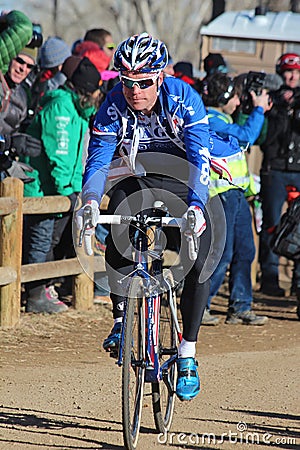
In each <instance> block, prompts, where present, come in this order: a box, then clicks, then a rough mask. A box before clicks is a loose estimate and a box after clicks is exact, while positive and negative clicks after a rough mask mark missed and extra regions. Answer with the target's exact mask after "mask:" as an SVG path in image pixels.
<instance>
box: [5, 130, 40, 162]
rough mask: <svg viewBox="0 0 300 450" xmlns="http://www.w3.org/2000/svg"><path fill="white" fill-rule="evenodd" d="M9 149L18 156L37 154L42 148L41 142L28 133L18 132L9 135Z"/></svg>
mask: <svg viewBox="0 0 300 450" xmlns="http://www.w3.org/2000/svg"><path fill="white" fill-rule="evenodd" d="M11 149H12V151H14V152H15V153H16V154H17V155H18V156H21V155H23V156H32V157H33V158H35V157H36V156H39V155H40V153H41V150H42V143H41V141H40V140H39V139H36V138H34V137H32V136H30V135H29V134H25V133H18V134H14V135H13V136H12V137H11Z"/></svg>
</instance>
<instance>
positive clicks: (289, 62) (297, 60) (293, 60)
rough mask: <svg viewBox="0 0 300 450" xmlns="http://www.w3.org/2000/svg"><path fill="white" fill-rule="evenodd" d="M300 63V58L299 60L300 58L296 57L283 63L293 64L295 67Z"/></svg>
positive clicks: (286, 59)
mask: <svg viewBox="0 0 300 450" xmlns="http://www.w3.org/2000/svg"><path fill="white" fill-rule="evenodd" d="M299 63H300V58H299V56H295V57H293V58H285V59H284V60H283V61H282V64H291V65H293V64H295V65H296V64H299Z"/></svg>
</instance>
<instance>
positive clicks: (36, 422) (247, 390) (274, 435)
mask: <svg viewBox="0 0 300 450" xmlns="http://www.w3.org/2000/svg"><path fill="white" fill-rule="evenodd" d="M225 303H226V300H224V298H222V297H218V298H217V299H216V301H215V303H214V305H213V309H215V310H216V311H217V312H218V314H219V316H220V317H221V318H222V323H221V325H220V326H218V327H202V331H201V334H200V339H199V344H198V359H199V362H200V373H201V381H202V389H203V391H202V393H201V394H200V395H199V396H198V397H197V398H196V399H195V400H194V401H193V402H190V403H181V402H179V401H178V402H177V403H176V410H175V415H174V422H173V425H172V433H169V435H168V436H159V435H157V434H155V433H154V423H153V419H152V415H151V407H150V406H151V404H150V398H149V397H146V399H145V406H144V409H143V418H144V419H143V426H142V430H141V435H140V446H139V448H141V449H144V450H146V449H159V448H160V449H163V448H170V449H183V448H185V449H208V448H209V449H211V448H212V449H226V450H234V449H244V448H245V449H259V450H265V449H269V448H271V447H272V448H279V449H296V448H298V449H299V448H300V427H299V418H300V407H299V405H300V401H299V392H300V382H299V379H300V377H299V368H300V363H299V360H300V359H299V356H300V338H299V326H300V322H299V321H298V320H297V317H296V313H295V306H296V301H295V300H293V299H292V300H288V299H280V300H278V299H271V298H269V299H267V298H261V297H259V296H258V295H257V296H256V303H255V311H256V312H261V313H264V314H266V315H268V316H269V317H270V320H269V322H268V324H267V325H266V326H264V327H249V326H248V327H247V326H243V325H237V326H229V325H225V324H224V323H223V322H224V317H225V311H226V308H225ZM110 327H111V313H110V307H108V306H103V305H100V306H97V307H96V306H95V309H94V310H93V311H89V312H87V313H78V312H76V311H74V310H70V311H69V312H67V313H64V314H61V315H58V316H56V317H51V316H50V317H49V316H48V317H47V316H35V315H29V314H27V315H24V316H23V317H22V321H21V324H20V326H19V327H18V328H17V329H15V330H7V331H0V343H1V355H0V449H1V450H11V449H16V450H81V449H89V450H91V449H122V448H123V438H122V424H121V405H120V381H121V380H120V376H121V373H120V369H118V367H117V366H116V365H115V363H114V360H112V359H110V358H109V357H108V355H107V354H106V353H105V352H104V351H102V349H101V347H100V344H101V342H102V340H103V338H104V337H105V336H106V334H107V332H108V331H109V330H110ZM208 434H210V437H208V436H207V435H208Z"/></svg>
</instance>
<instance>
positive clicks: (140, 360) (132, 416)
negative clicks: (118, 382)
mask: <svg viewBox="0 0 300 450" xmlns="http://www.w3.org/2000/svg"><path fill="white" fill-rule="evenodd" d="M124 327H125V328H124V349H123V366H122V416H123V436H124V443H125V447H126V448H127V449H129V450H131V449H135V448H136V445H137V442H138V436H139V430H140V424H141V416H142V405H143V394H144V379H145V360H146V355H145V296H144V289H143V281H142V279H140V278H138V277H134V278H133V279H132V281H131V284H130V287H129V293H128V300H127V309H126V320H125V323H124Z"/></svg>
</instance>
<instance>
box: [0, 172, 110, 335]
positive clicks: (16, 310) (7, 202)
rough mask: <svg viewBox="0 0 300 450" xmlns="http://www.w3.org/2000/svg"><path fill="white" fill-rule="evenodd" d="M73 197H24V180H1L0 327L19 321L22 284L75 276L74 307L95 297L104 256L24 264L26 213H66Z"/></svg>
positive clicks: (88, 304) (86, 305) (81, 253)
mask: <svg viewBox="0 0 300 450" xmlns="http://www.w3.org/2000/svg"><path fill="white" fill-rule="evenodd" d="M69 208H70V200H69V199H68V197H63V196H49V197H25V198H24V197H23V183H22V181H20V180H18V179H17V178H6V179H5V180H3V181H2V182H1V183H0V216H1V217H0V327H13V326H15V325H17V324H18V323H19V320H20V304H21V283H27V282H29V281H33V280H43V279H51V278H57V277H60V276H68V275H72V276H74V283H73V299H74V303H73V306H74V307H75V308H76V309H78V310H87V309H90V308H91V307H92V305H93V297H94V272H95V271H102V270H104V262H103V258H102V257H97V258H94V257H93V256H86V255H85V254H84V251H83V250H82V249H79V251H77V254H78V256H79V257H78V258H72V259H64V260H61V261H51V262H45V263H40V264H27V265H22V241H23V237H22V235H23V215H24V214H37V213H38V214H49V213H60V212H66V211H68V210H69Z"/></svg>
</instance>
